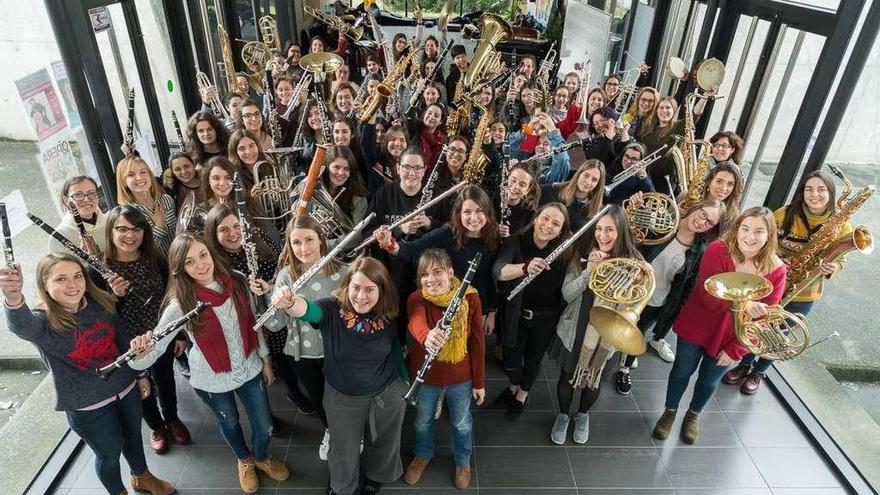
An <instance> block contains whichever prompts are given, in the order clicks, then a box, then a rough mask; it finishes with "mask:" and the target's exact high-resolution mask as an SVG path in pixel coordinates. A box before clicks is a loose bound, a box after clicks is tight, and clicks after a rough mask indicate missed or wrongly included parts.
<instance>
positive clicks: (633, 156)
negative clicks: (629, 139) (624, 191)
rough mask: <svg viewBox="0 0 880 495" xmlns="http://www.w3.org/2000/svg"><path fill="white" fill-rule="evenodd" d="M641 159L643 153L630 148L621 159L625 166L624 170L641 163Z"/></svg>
mask: <svg viewBox="0 0 880 495" xmlns="http://www.w3.org/2000/svg"><path fill="white" fill-rule="evenodd" d="M641 159H642V153H641V152H640V151H639V150H638V149H637V148H630V149H627V150H624V152H623V156H622V157H620V163H621V164H622V165H623V168H624V170H626V169H628V168H630V167H632V166H633V165H635V164H636V163H639V161H641Z"/></svg>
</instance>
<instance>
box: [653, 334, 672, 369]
mask: <svg viewBox="0 0 880 495" xmlns="http://www.w3.org/2000/svg"><path fill="white" fill-rule="evenodd" d="M648 344H650V345H651V347H653V348H654V350H655V351H657V355H659V356H660V359H662V360H664V361H666V362H667V363H671V362H673V361H675V352H674V351H673V350H672V346H670V345H669V342H666V340H665V339H660V340H654V339H651V340H649V341H648Z"/></svg>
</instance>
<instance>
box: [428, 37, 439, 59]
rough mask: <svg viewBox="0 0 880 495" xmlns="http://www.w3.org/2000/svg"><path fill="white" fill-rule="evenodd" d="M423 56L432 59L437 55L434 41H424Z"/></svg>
mask: <svg viewBox="0 0 880 495" xmlns="http://www.w3.org/2000/svg"><path fill="white" fill-rule="evenodd" d="M425 55H426V56H428V57H433V56H434V55H437V42H436V41H434V40H427V41H425Z"/></svg>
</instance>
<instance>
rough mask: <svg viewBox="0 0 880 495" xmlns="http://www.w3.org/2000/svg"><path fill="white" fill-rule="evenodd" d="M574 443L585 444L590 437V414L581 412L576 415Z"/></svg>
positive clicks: (573, 433)
mask: <svg viewBox="0 0 880 495" xmlns="http://www.w3.org/2000/svg"><path fill="white" fill-rule="evenodd" d="M572 437H573V439H574V443H579V444H585V443H587V440H589V439H590V414H589V413H582V412H579V413H577V414H575V415H574V432H572Z"/></svg>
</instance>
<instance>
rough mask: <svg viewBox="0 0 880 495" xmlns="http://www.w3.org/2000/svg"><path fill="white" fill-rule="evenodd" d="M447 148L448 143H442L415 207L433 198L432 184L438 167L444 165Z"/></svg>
mask: <svg viewBox="0 0 880 495" xmlns="http://www.w3.org/2000/svg"><path fill="white" fill-rule="evenodd" d="M448 148H449V145H448V144H443V149H442V150H441V151H440V156H438V157H437V163H435V164H434V168H433V169H432V170H431V175H429V176H428V181H427V182H425V187H423V188H422V197H421V199H419V204H418V205H416V208H421V207H422V206H425V205H426V204H427V203H428V201H431V200H432V199H434V185H435V184H436V183H437V177H439V175H440V167H445V166H446V150H447V149H448Z"/></svg>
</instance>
